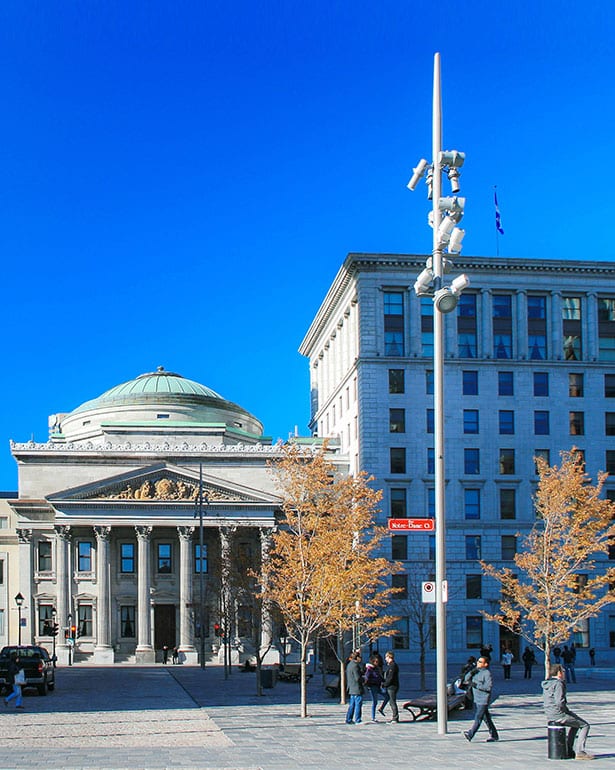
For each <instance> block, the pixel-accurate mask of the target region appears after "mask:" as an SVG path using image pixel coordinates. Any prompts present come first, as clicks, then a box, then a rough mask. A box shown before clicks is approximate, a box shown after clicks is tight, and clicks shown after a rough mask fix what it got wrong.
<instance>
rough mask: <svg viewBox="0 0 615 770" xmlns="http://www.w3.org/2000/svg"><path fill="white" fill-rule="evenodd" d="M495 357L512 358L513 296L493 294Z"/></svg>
mask: <svg viewBox="0 0 615 770" xmlns="http://www.w3.org/2000/svg"><path fill="white" fill-rule="evenodd" d="M492 324H493V357H494V358H500V359H507V358H512V296H511V295H510V294H494V295H493V321H492Z"/></svg>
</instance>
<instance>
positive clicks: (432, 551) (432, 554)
mask: <svg viewBox="0 0 615 770" xmlns="http://www.w3.org/2000/svg"><path fill="white" fill-rule="evenodd" d="M427 547H428V549H429V554H428V557H427V558H428V559H429V561H435V560H436V536H435V535H428V536H427Z"/></svg>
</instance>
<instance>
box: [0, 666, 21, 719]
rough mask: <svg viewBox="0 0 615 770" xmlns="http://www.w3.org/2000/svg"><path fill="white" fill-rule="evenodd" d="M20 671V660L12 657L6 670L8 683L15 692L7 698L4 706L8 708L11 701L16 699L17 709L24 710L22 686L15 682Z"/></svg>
mask: <svg viewBox="0 0 615 770" xmlns="http://www.w3.org/2000/svg"><path fill="white" fill-rule="evenodd" d="M20 669H21V666H20V665H19V658H17V657H15V655H11V657H10V660H9V664H8V667H7V670H6V683H7V684H9V685H12V687H13V692H12V693H11V694H10V695H9V696H8V697H7V698H5V699H4V705H5V706H8V705H9V701H10V700H13V698H15V708H18V709H22V708H23V699H22V694H21V685H20V684H18V683H17V682H15V677H16V676H17V673H18V671H19V670H20Z"/></svg>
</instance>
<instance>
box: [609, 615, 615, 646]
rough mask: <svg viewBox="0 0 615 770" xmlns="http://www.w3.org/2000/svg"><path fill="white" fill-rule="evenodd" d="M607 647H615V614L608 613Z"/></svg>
mask: <svg viewBox="0 0 615 770" xmlns="http://www.w3.org/2000/svg"><path fill="white" fill-rule="evenodd" d="M609 647H615V615H609Z"/></svg>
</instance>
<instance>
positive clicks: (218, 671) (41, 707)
mask: <svg viewBox="0 0 615 770" xmlns="http://www.w3.org/2000/svg"><path fill="white" fill-rule="evenodd" d="M455 668H456V667H452V669H453V670H455ZM494 675H495V680H496V686H497V690H498V692H499V693H500V694H499V697H498V699H497V701H496V703H495V704H494V707H493V709H492V714H493V718H494V721H495V723H496V725H497V727H498V730H499V731H500V741H499V743H484V742H483V740H484V738H486V737H487V733H486V731H484V730H481V732H479V733H478V735H477V736H476V738H475V739H474V741H473V742H472V743H471V744H469V743H468V742H467V741H466V740H465V739H464V737H463V735H462V731H463V730H465V729H467V727H468V719H469V718H470V715H469V714H465V713H464V712H463V711H461V712H457V713H455V714H454V715H452V717H451V719H450V720H449V731H448V734H447V735H445V736H439V735H438V734H437V726H436V724H435V723H434V722H418V723H413V722H411V721H408V720H406V721H402V722H401V723H400V724H397V725H395V724H386V723H385V721H384V720H381V721H379V722H377V723H375V724H374V723H371V722H369V721H368V722H365V723H364V724H362V725H346V724H345V723H344V714H345V707H343V706H341V705H340V704H339V703H337V702H336V701H335V700H333V699H332V698H330V697H329V696H328V695H326V693H324V692H323V687H322V678H321V677H320V676H319V675H315V676H314V678H313V679H312V680H311V681H310V683H309V713H310V716H309V718H307V719H301V718H300V717H299V716H298V714H299V702H298V701H299V685H298V684H296V683H285V682H278V683H277V684H276V686H275V687H274V688H273V689H269V690H265V695H263V696H262V697H258V696H257V695H256V694H255V675H254V674H253V673H246V674H243V673H240V672H239V671H237V669H235V670H234V671H233V673H232V675H231V676H230V677H229V678H228V679H226V680H225V679H224V672H223V669H222V668H219V667H209V668H206V669H205V670H204V671H201V669H200V668H197V667H188V666H172V665H169V666H166V667H164V666H160V665H159V666H156V667H153V666H152V667H133V666H113V667H86V666H81V665H77V666H73V667H72V668H63V669H59V670H58V687H57V691H56V692H54V693H50V694H49V695H48V696H47V697H46V698H41V697H39V696H37V695H35V694H32V695H27V696H26V698H25V701H24V702H25V705H26V709H25V711H23V712H19V711H15V710H13V709H5V708H4V706H3V705H1V704H0V709H2V710H1V711H0V768H1V769H2V770H8V769H9V768H16V769H17V768H28V769H30V768H38V769H39V770H56V769H58V770H59V768H62V769H63V770H71V769H73V768H75V769H76V768H83V769H84V770H98V769H100V770H102V769H103V768H104V769H105V770H108V769H109V768H114V770H123V769H124V768H131V770H139V769H140V768H143V770H162V769H163V768H181V769H186V770H188V769H190V770H194V769H198V770H257V769H259V768H262V770H296V769H298V768H308V769H314V770H315V769H316V768H318V769H319V770H324V769H325V768H331V769H332V770H338V769H339V770H342V768H343V770H347V768H350V767H355V768H368V767H372V766H374V765H380V766H382V767H386V768H387V770H388V769H389V768H392V769H393V770H397V768H404V769H405V768H412V767H415V766H417V765H419V766H420V768H421V770H444V769H445V768H446V770H448V769H449V768H453V767H454V768H472V770H476V768H481V767H485V768H489V770H509V769H510V768H520V767H525V768H527V769H528V770H533V769H534V768H543V767H553V766H554V763H553V762H552V761H549V760H547V758H546V757H547V742H546V729H545V720H544V716H543V713H542V701H541V690H540V679H541V669H540V667H537V668H536V669H535V677H534V678H533V679H532V680H523V679H521V678H520V677H521V676H522V673H521V672H520V671H519V670H518V668H517V669H515V668H513V679H512V680H510V681H509V682H505V681H503V679H502V675H501V669H500V667H499V666H495V667H494ZM612 677H613V672H612V671H600V670H599V669H594V670H579V671H578V680H577V684H576V685H570V687H569V703H570V705H571V708H572V709H573V710H576V711H578V712H579V713H580V715H581V716H583V717H585V718H586V719H587V720H588V721H589V722H590V723H591V725H592V729H591V733H590V739H589V743H588V749H589V750H590V751H591V752H592V753H594V754H596V756H597V762H596V765H595V766H596V767H597V768H598V767H604V768H606V767H612V768H615V708H614V707H613V686H614V685H615V679H613V678H612ZM433 680H434V677H433V671H430V672H429V676H428V685H429V688H428V689H432V688H433ZM418 694H420V691H419V688H418V676H417V674H416V673H415V672H413V671H410V670H409V669H406V670H405V669H404V668H403V667H402V688H401V691H400V698H399V701H400V703H403V701H404V700H407V699H408V698H410V697H412V696H415V695H418ZM364 716H368V717H369V710H368V709H365V708H364ZM404 717H405V712H402V720H403V719H404ZM555 767H557V764H555Z"/></svg>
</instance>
